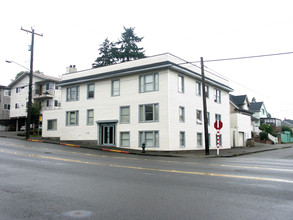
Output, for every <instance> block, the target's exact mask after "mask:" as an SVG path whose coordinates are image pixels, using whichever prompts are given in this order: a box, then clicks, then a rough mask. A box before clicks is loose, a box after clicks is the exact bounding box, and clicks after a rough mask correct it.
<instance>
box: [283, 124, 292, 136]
mask: <svg viewBox="0 0 293 220" xmlns="http://www.w3.org/2000/svg"><path fill="white" fill-rule="evenodd" d="M282 131H289V132H290V134H291V136H293V131H292V129H291V128H290V127H288V126H282Z"/></svg>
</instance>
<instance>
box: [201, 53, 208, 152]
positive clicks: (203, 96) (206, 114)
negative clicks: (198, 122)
mask: <svg viewBox="0 0 293 220" xmlns="http://www.w3.org/2000/svg"><path fill="white" fill-rule="evenodd" d="M200 64H201V80H202V102H203V121H204V139H205V152H206V155H209V154H210V145H209V130H208V113H207V96H206V84H205V75H204V63H203V58H202V57H201V58H200Z"/></svg>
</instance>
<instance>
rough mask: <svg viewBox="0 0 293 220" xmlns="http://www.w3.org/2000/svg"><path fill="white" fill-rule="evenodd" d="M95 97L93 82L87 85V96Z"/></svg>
mask: <svg viewBox="0 0 293 220" xmlns="http://www.w3.org/2000/svg"><path fill="white" fill-rule="evenodd" d="M94 97H95V84H89V85H87V98H88V99H93V98H94Z"/></svg>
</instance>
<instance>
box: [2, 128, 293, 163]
mask: <svg viewBox="0 0 293 220" xmlns="http://www.w3.org/2000/svg"><path fill="white" fill-rule="evenodd" d="M18 133H21V132H0V137H2V138H15V139H21V140H25V137H23V136H17V134H18ZM30 141H36V142H44V143H51V144H60V145H65V146H68V147H80V148H89V149H96V150H102V151H109V152H115V153H127V154H134V155H144V156H161V157H185V158H189V157H191V158H192V157H203V158H213V157H235V156H241V155H247V154H254V153H259V152H265V151H273V150H279V149H285V148H291V147H293V143H290V144H274V145H272V144H262V143H255V146H254V147H235V148H231V149H221V148H220V155H219V156H217V151H216V150H214V149H212V150H210V154H209V155H205V150H204V149H203V150H189V151H153V150H149V149H147V148H146V152H145V153H142V151H141V150H133V149H126V148H123V149H122V148H117V147H104V146H97V144H96V142H95V141H64V142H63V141H59V140H57V139H50V138H42V137H32V138H31V139H30Z"/></svg>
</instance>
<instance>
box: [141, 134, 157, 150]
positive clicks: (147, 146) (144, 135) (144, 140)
mask: <svg viewBox="0 0 293 220" xmlns="http://www.w3.org/2000/svg"><path fill="white" fill-rule="evenodd" d="M147 133H152V135H153V145H152V146H149V145H147V143H146V134H147ZM141 137H142V138H143V139H141ZM142 143H145V146H146V148H159V147H160V134H159V131H158V130H151V131H139V132H138V144H139V147H141V145H142Z"/></svg>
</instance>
